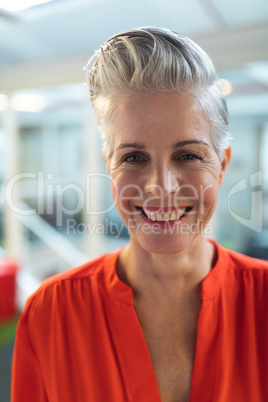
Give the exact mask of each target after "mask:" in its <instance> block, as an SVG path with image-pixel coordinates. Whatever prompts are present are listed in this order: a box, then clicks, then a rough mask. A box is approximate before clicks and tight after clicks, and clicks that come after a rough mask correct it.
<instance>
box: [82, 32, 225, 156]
mask: <svg viewBox="0 0 268 402" xmlns="http://www.w3.org/2000/svg"><path fill="white" fill-rule="evenodd" d="M92 63H93V66H92ZM85 70H86V85H87V86H88V88H89V92H90V97H91V102H92V106H93V108H94V110H95V112H96V115H97V118H98V121H99V124H100V130H101V133H102V138H103V141H104V143H103V144H104V151H105V153H106V155H107V156H108V155H109V148H110V143H111V138H109V136H108V135H107V125H108V124H109V120H110V119H111V118H112V116H113V114H114V113H115V111H116V109H117V106H118V105H119V103H120V101H122V99H123V98H124V97H126V96H131V95H147V94H150V93H156V92H178V93H185V94H191V95H193V96H195V98H196V100H197V102H198V104H199V106H200V108H201V109H202V110H203V112H204V114H205V116H206V118H207V119H208V121H209V122H210V124H211V135H212V140H213V143H214V146H215V149H216V151H217V153H218V155H219V157H220V158H221V159H222V156H223V152H224V150H225V149H226V148H227V147H228V146H229V138H230V136H229V133H228V111H227V107H226V103H225V99H224V97H223V95H222V92H221V90H220V87H219V83H218V80H217V77H216V74H215V69H214V66H213V63H212V61H211V59H210V58H209V56H208V55H207V53H206V52H205V51H204V50H203V49H201V48H200V47H199V46H198V45H197V44H196V43H195V42H193V41H192V40H191V39H189V38H187V37H185V36H183V35H179V34H177V33H175V32H172V31H170V30H168V29H165V28H155V27H143V28H136V29H131V30H128V31H124V32H120V33H119V34H117V35H115V36H113V37H112V38H110V39H109V40H108V41H107V42H106V43H105V44H104V45H103V46H101V47H100V49H99V50H97V51H96V52H95V53H94V55H93V56H92V57H91V58H90V59H89V62H88V64H87V66H86V67H85Z"/></svg>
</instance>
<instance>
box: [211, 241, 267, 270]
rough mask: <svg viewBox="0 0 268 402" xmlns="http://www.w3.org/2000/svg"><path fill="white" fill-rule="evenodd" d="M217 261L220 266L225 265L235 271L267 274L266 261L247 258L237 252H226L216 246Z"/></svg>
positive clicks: (226, 250)
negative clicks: (219, 262) (218, 260)
mask: <svg viewBox="0 0 268 402" xmlns="http://www.w3.org/2000/svg"><path fill="white" fill-rule="evenodd" d="M217 248H218V255H219V259H220V260H221V263H222V264H226V268H228V269H231V270H237V271H241V270H242V271H255V272H256V273H258V272H260V273H261V272H263V271H265V272H267V273H268V261H265V260H260V259H258V258H253V257H249V256H247V255H245V254H241V253H239V252H237V251H233V250H228V249H225V248H224V247H222V246H220V245H217Z"/></svg>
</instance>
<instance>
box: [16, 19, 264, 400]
mask: <svg viewBox="0 0 268 402" xmlns="http://www.w3.org/2000/svg"><path fill="white" fill-rule="evenodd" d="M94 57H96V60H95V63H94V65H93V67H92V68H89V66H88V68H87V83H88V86H89V89H90V94H91V100H92V104H93V107H94V109H95V111H96V113H97V116H98V120H99V123H100V128H101V131H102V135H103V140H104V149H103V154H104V158H105V161H106V164H107V168H108V170H109V172H110V175H111V183H112V193H113V197H114V201H115V203H116V206H117V209H118V211H119V213H120V215H121V217H122V219H123V221H124V223H125V224H126V226H127V227H128V229H129V233H130V242H129V244H128V245H127V246H126V247H124V248H123V249H121V250H119V251H116V252H114V253H110V254H106V255H104V256H102V257H100V258H98V259H97V260H95V261H92V262H89V263H87V264H85V265H83V266H82V267H79V268H75V269H73V270H70V271H68V272H65V273H63V274H59V275H57V276H54V277H52V278H50V279H49V280H47V281H45V282H44V284H43V285H42V286H41V287H40V289H39V290H38V291H37V292H36V293H35V294H34V295H33V296H31V297H30V299H29V300H28V303H27V305H26V307H25V310H24V312H23V314H22V317H21V319H20V323H19V326H18V330H17V337H16V345H15V352H14V360H13V381H12V401H13V402H22V401H25V402H26V401H27V402H39V401H51V402H69V401H70V402H78V401H81V402H85V401H93V402H106V401H109V402H110V401H111V402H126V401H137V402H151V401H152V402H160V401H163V402H175V401H176V402H182V401H183V402H184V401H191V402H197V401H198V402H209V401H214V402H227V401H232V402H238V401H241V402H242V401H243V402H245V401H247V402H262V401H263V402H264V401H267V400H268V381H267V373H268V359H267V357H268V356H267V352H268V348H267V335H268V326H267V302H268V289H267V287H268V286H267V284H268V280H267V277H268V264H267V262H264V261H260V260H256V259H251V258H249V257H246V256H243V255H240V254H238V253H235V252H231V251H228V250H225V249H224V248H222V247H220V246H219V245H218V244H216V243H215V242H214V241H208V240H206V238H205V235H204V231H205V228H206V225H207V224H208V223H209V221H210V218H211V216H212V214H213V211H214V209H215V206H216V203H217V196H218V190H219V187H220V185H221V183H222V180H223V177H224V174H225V171H226V168H227V165H228V162H229V159H230V147H229V135H228V131H227V129H228V117H227V110H226V106H225V101H224V99H223V97H222V94H221V91H220V89H219V86H218V83H217V79H216V77H215V72H214V67H213V65H212V62H211V60H210V59H209V57H208V56H207V54H206V53H205V52H204V51H203V50H202V49H200V48H199V47H198V46H197V45H196V44H195V43H194V42H192V41H191V40H190V39H188V38H186V37H183V36H180V35H178V34H176V33H173V32H171V31H169V30H167V29H158V28H150V27H147V28H140V29H134V30H130V31H126V32H123V33H120V34H118V35H116V36H114V37H113V38H111V39H110V40H108V41H107V42H106V43H105V45H104V46H103V47H101V49H100V51H99V52H97V54H96V55H95V56H94ZM91 62H92V60H90V63H91Z"/></svg>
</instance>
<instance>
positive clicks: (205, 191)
mask: <svg viewBox="0 0 268 402" xmlns="http://www.w3.org/2000/svg"><path fill="white" fill-rule="evenodd" d="M218 191H219V184H218V181H217V180H216V179H215V177H214V176H211V175H207V177H205V178H204V180H203V182H202V184H201V186H200V193H199V200H200V202H201V203H202V204H204V205H206V206H214V205H215V204H216V202H217V199H218Z"/></svg>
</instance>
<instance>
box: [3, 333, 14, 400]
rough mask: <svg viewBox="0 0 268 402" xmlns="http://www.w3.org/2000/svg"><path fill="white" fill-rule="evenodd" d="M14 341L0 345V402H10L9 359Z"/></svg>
mask: <svg viewBox="0 0 268 402" xmlns="http://www.w3.org/2000/svg"><path fill="white" fill-rule="evenodd" d="M13 347H14V341H12V342H7V343H6V344H4V345H0V402H10V378H11V361H12V353H13Z"/></svg>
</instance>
